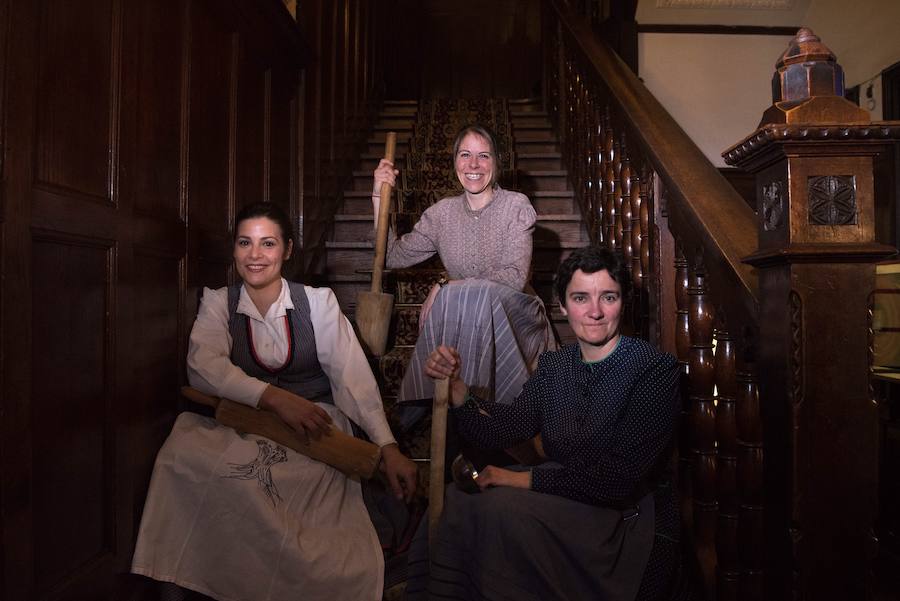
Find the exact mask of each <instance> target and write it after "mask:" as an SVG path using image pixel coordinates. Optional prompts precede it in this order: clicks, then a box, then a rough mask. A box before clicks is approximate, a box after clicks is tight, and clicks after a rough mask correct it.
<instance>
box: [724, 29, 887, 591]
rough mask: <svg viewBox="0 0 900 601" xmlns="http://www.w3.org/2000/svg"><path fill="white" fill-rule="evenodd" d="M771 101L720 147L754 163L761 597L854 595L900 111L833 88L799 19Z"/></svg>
mask: <svg viewBox="0 0 900 601" xmlns="http://www.w3.org/2000/svg"><path fill="white" fill-rule="evenodd" d="M776 67H777V72H776V74H775V77H774V78H773V86H772V88H773V105H772V106H771V107H770V108H769V109H767V110H766V111H765V113H764V114H763V118H762V122H761V123H760V125H759V128H758V129H757V130H756V131H755V132H754V133H753V134H751V135H750V136H749V137H747V138H746V139H745V140H743V141H742V142H740V143H739V144H737V145H735V146H734V147H732V148H730V149H729V150H728V151H726V152H725V153H724V154H723V156H724V157H725V160H726V162H728V163H729V164H732V165H736V166H738V167H740V168H742V169H745V170H747V171H749V172H751V173H753V174H754V175H755V185H756V202H757V216H758V221H757V223H758V236H759V250H758V252H757V253H755V254H754V255H753V256H750V257H747V258H746V259H745V261H746V262H748V263H750V264H752V265H754V266H755V267H756V268H757V271H758V275H759V290H760V314H759V324H760V349H759V370H760V373H763V374H765V377H763V378H762V379H761V382H760V398H761V401H762V403H763V407H762V411H763V422H764V428H765V444H766V449H767V451H766V461H765V479H766V480H765V481H766V495H767V498H766V504H765V506H766V533H765V535H766V553H767V558H766V564H767V565H766V574H767V582H766V598H767V599H787V598H789V595H791V596H793V598H794V599H816V600H820V599H835V600H837V599H840V600H845V599H865V598H867V596H868V594H869V590H870V588H869V586H870V582H871V580H870V572H871V565H872V559H873V556H874V554H875V552H876V550H877V543H876V540H875V537H874V533H873V524H874V520H875V512H876V498H877V497H876V492H877V466H878V455H877V412H876V406H875V404H874V402H873V399H872V395H871V393H870V387H869V362H870V358H869V348H868V346H869V345H868V340H869V329H870V327H871V325H870V320H869V317H868V303H869V295H870V294H871V293H872V290H873V289H874V285H875V267H874V265H873V263H874V262H876V261H878V260H879V259H881V258H883V257H884V256H886V255H888V254H891V253H893V252H894V248H893V247H887V246H884V245H881V244H878V243H876V241H875V223H874V221H875V210H874V208H875V207H874V185H873V161H874V158H875V157H876V156H877V155H878V153H880V152H883V151H885V150H887V143H888V142H890V141H891V140H892V139H896V138H897V137H898V134H900V127H897V126H898V125H900V124H897V123H892V124H873V123H871V122H870V120H869V115H868V113H867V112H866V111H864V110H861V109H860V108H858V107H857V106H856V105H854V104H853V103H851V102H849V101H847V100H845V99H844V98H843V91H844V90H843V88H844V78H843V71H842V69H841V67H840V65H838V64H837V62H836V61H835V57H834V54H832V53H831V51H830V50H828V48H826V47H825V46H824V45H823V44H822V42H821V41H820V40H819V38H818V37H816V36H815V35H814V34H813V32H812V31H810V30H808V29H801V30H800V31H799V32H798V33H797V37H796V38H794V40H793V41H792V42H791V44H790V45H789V47H788V49H787V51H786V52H785V53H784V54H783V55H782V57H781V58H780V59H779V60H778V62H777V64H776Z"/></svg>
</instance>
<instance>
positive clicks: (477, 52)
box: [387, 0, 541, 98]
mask: <svg viewBox="0 0 900 601" xmlns="http://www.w3.org/2000/svg"><path fill="white" fill-rule="evenodd" d="M395 14H396V18H395V19H394V20H393V21H392V22H391V23H390V26H391V29H392V30H393V31H394V32H395V34H394V38H393V39H392V40H391V45H390V47H389V50H388V52H389V53H390V56H389V59H388V61H389V62H388V69H387V79H388V86H389V87H388V92H387V93H388V97H389V98H419V97H429V96H448V97H504V96H505V97H525V96H536V95H538V93H539V91H540V82H541V67H540V65H541V54H540V40H541V31H540V29H541V25H540V23H541V21H540V18H541V17H540V2H539V1H538V0H493V1H492V2H484V1H481V0H458V1H457V2H444V1H443V0H427V1H425V2H421V1H420V0H396V13H392V14H391V16H392V17H394V15H395ZM473 24H477V25H473ZM473 27H474V28H475V29H474V30H475V31H477V32H478V35H477V41H475V39H476V38H474V37H473V36H471V35H461V34H460V32H467V31H473ZM420 79H421V88H420V87H418V86H419V80H420Z"/></svg>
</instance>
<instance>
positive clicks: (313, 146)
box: [298, 0, 324, 270]
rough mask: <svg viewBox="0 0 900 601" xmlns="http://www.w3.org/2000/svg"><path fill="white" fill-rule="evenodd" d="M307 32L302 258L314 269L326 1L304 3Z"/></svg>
mask: <svg viewBox="0 0 900 601" xmlns="http://www.w3.org/2000/svg"><path fill="white" fill-rule="evenodd" d="M303 7H304V11H305V12H304V14H305V17H306V18H305V22H306V24H307V29H306V34H307V36H309V43H310V45H311V46H312V54H313V57H314V58H313V59H312V60H311V61H310V62H309V63H308V64H307V65H305V66H304V68H303V96H302V102H303V107H302V108H303V146H302V148H303V158H302V163H303V179H302V181H301V182H300V188H301V209H302V213H301V219H302V221H301V227H302V234H300V235H299V237H300V239H301V241H302V244H301V247H300V249H298V250H299V251H300V255H299V258H300V259H301V261H302V264H303V267H304V270H310V269H312V267H311V261H312V258H313V255H314V251H313V250H312V249H310V248H309V247H308V245H309V243H308V242H307V240H309V239H311V238H312V232H313V230H314V220H313V213H314V207H315V206H316V205H317V204H318V199H319V195H320V189H321V169H320V166H321V165H322V131H323V123H324V122H323V120H322V115H321V113H322V111H321V107H322V76H323V73H322V72H323V54H322V31H323V28H324V23H323V22H324V18H323V11H322V0H312V1H310V2H307V3H304V5H303Z"/></svg>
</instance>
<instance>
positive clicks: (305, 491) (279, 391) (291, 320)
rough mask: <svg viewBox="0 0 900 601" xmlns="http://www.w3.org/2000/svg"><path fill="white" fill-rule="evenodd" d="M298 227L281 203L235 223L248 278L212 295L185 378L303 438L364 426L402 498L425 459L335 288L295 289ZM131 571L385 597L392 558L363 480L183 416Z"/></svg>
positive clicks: (275, 591)
mask: <svg viewBox="0 0 900 601" xmlns="http://www.w3.org/2000/svg"><path fill="white" fill-rule="evenodd" d="M292 238H293V236H292V228H291V225H290V221H289V219H288V218H287V216H286V215H285V214H284V212H283V211H281V210H280V209H279V208H278V207H277V206H276V205H273V204H271V203H259V204H255V205H250V206H248V207H245V208H244V209H243V210H242V211H241V212H240V214H239V215H238V216H237V218H236V220H235V240H234V262H235V268H236V270H237V273H238V274H239V275H240V277H241V279H242V280H243V283H242V284H238V285H235V286H230V287H225V288H220V289H218V290H210V289H205V290H204V294H203V299H202V301H201V304H200V309H199V313H198V315H197V320H196V322H195V323H194V327H193V329H192V331H191V338H190V348H189V351H188V370H187V372H188V380H189V381H190V384H191V385H192V386H193V387H195V388H197V389H199V390H200V391H202V392H205V393H207V394H211V395H215V396H219V397H223V398H228V399H231V400H233V401H237V402H241V403H245V404H247V405H250V406H254V407H259V408H260V409H266V410H269V411H273V412H274V413H276V414H277V415H279V416H280V417H281V418H282V419H283V420H284V421H285V422H286V423H287V424H288V425H290V426H291V427H293V428H294V429H295V430H296V431H297V432H298V433H299V434H300V435H301V436H314V437H315V436H319V435H320V434H322V433H324V432H325V431H326V429H327V428H328V425H329V424H334V425H335V427H337V428H339V429H341V430H343V431H344V432H350V421H351V420H352V421H353V422H355V423H356V424H358V425H359V426H360V427H361V428H362V430H363V431H365V433H366V434H367V435H368V437H369V438H370V439H371V440H372V442H374V443H375V444H377V445H379V446H380V447H381V449H382V457H383V462H382V465H381V469H382V471H384V472H385V473H386V476H387V479H388V481H389V482H390V485H391V488H392V490H393V493H394V494H395V495H396V496H397V497H398V498H401V497H402V498H406V499H407V500H409V499H410V498H411V496H412V494H413V492H414V490H415V482H416V481H415V479H416V468H415V465H414V464H413V463H412V462H411V461H410V460H409V459H407V458H406V457H404V456H403V455H402V454H401V453H400V451H399V449H398V448H397V444H396V441H395V440H394V438H393V436H392V434H391V431H390V428H389V427H388V424H387V420H386V419H385V415H384V411H383V407H382V403H381V397H380V395H379V392H378V387H377V384H376V382H375V378H374V377H373V376H372V372H371V370H370V368H369V365H368V363H367V361H366V358H365V356H364V354H363V352H362V349H361V348H360V346H359V343H358V342H357V339H356V336H355V334H354V333H353V329H352V327H351V325H350V323H349V321H348V320H347V318H346V317H344V315H343V314H342V313H341V311H340V308H339V306H338V303H337V299H336V298H335V296H334V293H333V292H332V291H331V290H330V289H327V288H312V287H308V286H304V285H302V284H297V283H294V282H288V281H287V280H285V279H283V278H282V277H281V267H282V264H283V263H284V261H285V260H287V259H288V258H289V257H290V254H291V251H292V250H293V240H292ZM132 571H133V572H134V573H137V574H142V575H145V576H148V577H150V578H153V579H155V580H159V581H161V582H166V583H174V584H176V585H178V586H179V587H183V588H186V589H190V590H193V591H197V592H200V593H202V594H205V595H208V596H210V597H213V598H215V599H220V600H229V601H231V600H234V601H266V600H271V601H279V600H288V599H360V600H365V599H371V600H376V599H380V598H381V594H382V586H383V571H384V560H383V555H382V550H381V546H380V544H379V541H378V537H377V536H376V533H375V530H374V528H373V526H372V523H371V521H370V519H369V516H368V514H367V512H366V508H365V506H364V504H363V499H362V493H361V489H360V483H359V482H358V481H355V480H352V479H349V478H347V477H346V476H345V475H344V474H342V473H341V472H339V471H338V470H336V469H335V468H332V467H330V466H328V465H325V464H323V463H320V462H318V461H315V460H313V459H310V458H308V457H305V456H303V455H300V454H298V453H296V452H294V451H292V450H291V449H287V448H285V447H283V446H281V445H279V444H277V443H275V442H273V441H271V440H268V439H266V438H262V437H259V436H255V435H239V434H237V433H236V432H235V431H234V430H232V429H231V428H227V427H224V426H221V425H219V424H217V422H215V420H212V419H210V418H206V417H202V416H199V415H196V414H193V413H182V414H181V415H180V416H179V417H178V419H177V421H176V422H175V426H174V427H173V429H172V433H171V434H170V435H169V438H168V439H167V440H166V442H165V444H164V445H163V447H162V449H161V450H160V452H159V454H158V456H157V458H156V464H155V466H154V470H153V478H152V480H151V484H150V491H149V494H148V497H147V502H146V505H145V507H144V514H143V518H142V522H141V528H140V533H139V536H138V542H137V547H136V550H135V554H134V559H133V562H132Z"/></svg>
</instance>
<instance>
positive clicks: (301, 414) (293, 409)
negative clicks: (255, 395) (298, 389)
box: [259, 384, 331, 440]
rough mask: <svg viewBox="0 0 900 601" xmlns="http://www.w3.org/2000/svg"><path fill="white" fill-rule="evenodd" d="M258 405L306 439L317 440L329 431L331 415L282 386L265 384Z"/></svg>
mask: <svg viewBox="0 0 900 601" xmlns="http://www.w3.org/2000/svg"><path fill="white" fill-rule="evenodd" d="M259 406H260V408H262V409H268V410H270V411H272V412H274V413H275V414H276V415H278V417H280V418H281V419H282V420H284V422H285V423H286V424H287V425H289V426H290V427H291V428H293V429H294V430H296V431H297V433H298V434H299V435H300V436H301V437H302V438H304V439H306V440H308V439H309V438H312V439H314V440H318V438H319V437H320V436H322V435H325V434H328V433H329V432H330V431H331V416H330V415H328V412H327V411H325V410H324V409H322V408H321V407H319V406H318V405H316V404H315V403H313V402H312V401H309V400H307V399H304V398H303V397H302V396H300V395H297V394H294V393H292V392H289V391H287V390H285V389H284V388H279V387H277V386H272V385H271V384H270V385H269V386H267V387H266V389H265V390H264V391H263V393H262V396H261V397H259Z"/></svg>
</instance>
